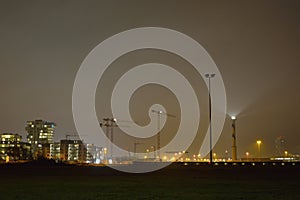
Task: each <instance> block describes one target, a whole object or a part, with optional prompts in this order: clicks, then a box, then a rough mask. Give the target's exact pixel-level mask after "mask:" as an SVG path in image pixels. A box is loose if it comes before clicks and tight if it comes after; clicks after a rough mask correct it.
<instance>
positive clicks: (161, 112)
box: [151, 110, 176, 159]
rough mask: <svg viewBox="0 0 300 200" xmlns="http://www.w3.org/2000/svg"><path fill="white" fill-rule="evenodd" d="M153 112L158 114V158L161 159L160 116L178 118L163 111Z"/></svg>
mask: <svg viewBox="0 0 300 200" xmlns="http://www.w3.org/2000/svg"><path fill="white" fill-rule="evenodd" d="M151 112H153V113H156V114H157V155H158V158H159V159H160V116H161V115H165V116H168V117H173V118H175V117H176V116H175V115H171V114H169V113H166V112H163V111H161V110H151Z"/></svg>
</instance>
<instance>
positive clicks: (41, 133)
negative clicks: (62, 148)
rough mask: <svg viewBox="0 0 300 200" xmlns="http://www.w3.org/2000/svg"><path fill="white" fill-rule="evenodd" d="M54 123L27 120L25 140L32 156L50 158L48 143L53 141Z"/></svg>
mask: <svg viewBox="0 0 300 200" xmlns="http://www.w3.org/2000/svg"><path fill="white" fill-rule="evenodd" d="M55 126H56V125H55V123H53V122H47V121H43V120H35V121H27V124H26V128H25V130H26V131H27V141H28V143H29V144H30V147H31V148H30V150H31V154H32V157H33V158H34V159H37V158H38V157H45V158H47V157H48V158H50V144H51V143H53V136H54V129H55Z"/></svg>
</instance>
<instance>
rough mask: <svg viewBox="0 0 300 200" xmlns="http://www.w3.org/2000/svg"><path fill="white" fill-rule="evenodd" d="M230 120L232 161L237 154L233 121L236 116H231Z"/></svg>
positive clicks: (235, 158)
mask: <svg viewBox="0 0 300 200" xmlns="http://www.w3.org/2000/svg"><path fill="white" fill-rule="evenodd" d="M231 120H232V160H233V161H236V160H237V153H236V149H237V148H236V129H235V121H236V116H231Z"/></svg>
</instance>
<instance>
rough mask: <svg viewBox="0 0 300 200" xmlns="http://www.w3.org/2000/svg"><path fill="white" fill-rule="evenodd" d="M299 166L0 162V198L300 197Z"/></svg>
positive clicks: (296, 199)
mask: <svg viewBox="0 0 300 200" xmlns="http://www.w3.org/2000/svg"><path fill="white" fill-rule="evenodd" d="M299 178H300V166H299V164H298V165H295V166H292V165H285V166H278V165H277V166H261V165H256V166H251V165H249V166H220V165H219V166H210V165H201V166H200V165H199V166H196V165H193V164H189V165H187V166H185V165H183V164H182V163H174V164H172V165H170V166H168V167H167V168H164V169H162V170H159V171H156V172H152V173H146V174H128V173H122V172H118V171H115V170H113V169H110V168H108V167H88V166H81V167H80V166H68V165H66V166H64V165H49V164H29V163H27V164H11V165H0V180H1V181H0V199H1V200H4V199H24V200H25V199H39V200H40V199H41V200H47V199H51V200H52V199H74V200H75V199H91V200H94V199H207V200H209V199H218V200H220V199H263V200H268V199H285V200H287V199H295V200H298V199H300V181H299Z"/></svg>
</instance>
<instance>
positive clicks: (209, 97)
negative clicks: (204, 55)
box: [205, 74, 215, 163]
mask: <svg viewBox="0 0 300 200" xmlns="http://www.w3.org/2000/svg"><path fill="white" fill-rule="evenodd" d="M205 77H206V78H208V106H209V148H210V151H209V161H210V163H212V162H213V152H212V123H211V90H210V79H212V78H213V77H215V74H205Z"/></svg>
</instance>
